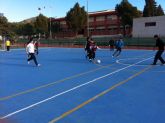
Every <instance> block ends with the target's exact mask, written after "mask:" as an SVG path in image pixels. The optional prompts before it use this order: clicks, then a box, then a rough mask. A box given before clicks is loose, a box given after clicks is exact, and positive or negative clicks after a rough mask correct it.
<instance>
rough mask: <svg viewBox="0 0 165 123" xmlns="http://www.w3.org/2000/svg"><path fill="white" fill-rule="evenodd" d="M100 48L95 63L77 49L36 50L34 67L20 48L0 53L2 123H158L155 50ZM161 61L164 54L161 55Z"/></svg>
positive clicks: (162, 105) (159, 69)
mask: <svg viewBox="0 0 165 123" xmlns="http://www.w3.org/2000/svg"><path fill="white" fill-rule="evenodd" d="M112 53H113V51H109V49H101V50H98V51H97V53H96V58H97V59H100V60H101V63H100V64H94V63H91V62H89V61H88V60H86V59H85V53H84V49H83V48H40V49H39V55H38V56H37V60H38V62H39V63H40V64H41V66H40V67H35V65H34V63H33V61H32V62H31V63H30V65H29V64H27V61H26V59H27V56H26V53H25V49H15V50H14V49H13V50H11V52H0V73H1V74H0V83H1V84H0V85H1V86H0V119H1V121H0V122H2V123H4V122H5V123H55V122H57V123H164V122H165V119H164V114H165V98H164V94H165V89H164V88H165V80H164V74H165V66H162V65H159V63H158V65H156V66H152V65H150V64H151V63H152V61H153V56H154V55H155V51H151V50H128V49H124V50H123V51H122V53H121V55H120V57H117V58H112V57H111V55H112ZM163 57H165V55H163Z"/></svg>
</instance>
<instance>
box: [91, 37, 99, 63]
mask: <svg viewBox="0 0 165 123" xmlns="http://www.w3.org/2000/svg"><path fill="white" fill-rule="evenodd" d="M96 50H97V45H96V43H95V42H94V41H93V40H91V43H90V52H89V60H90V61H92V60H95V57H96Z"/></svg>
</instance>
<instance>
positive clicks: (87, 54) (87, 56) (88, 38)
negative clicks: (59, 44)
mask: <svg viewBox="0 0 165 123" xmlns="http://www.w3.org/2000/svg"><path fill="white" fill-rule="evenodd" d="M90 43H91V39H90V37H87V41H86V45H85V51H86V59H87V58H88V59H89V54H90Z"/></svg>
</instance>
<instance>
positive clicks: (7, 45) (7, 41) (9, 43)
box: [6, 39, 11, 51]
mask: <svg viewBox="0 0 165 123" xmlns="http://www.w3.org/2000/svg"><path fill="white" fill-rule="evenodd" d="M10 45H11V42H10V40H9V39H7V40H6V49H7V51H10Z"/></svg>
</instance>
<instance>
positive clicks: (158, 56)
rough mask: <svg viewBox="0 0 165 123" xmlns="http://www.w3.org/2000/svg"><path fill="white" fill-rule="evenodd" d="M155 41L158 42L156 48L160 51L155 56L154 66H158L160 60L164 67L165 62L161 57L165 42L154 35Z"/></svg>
mask: <svg viewBox="0 0 165 123" xmlns="http://www.w3.org/2000/svg"><path fill="white" fill-rule="evenodd" d="M154 39H155V40H156V47H158V51H157V53H156V54H155V58H154V61H153V63H152V65H156V63H157V61H158V59H159V60H160V61H161V63H162V65H163V64H165V61H164V59H163V58H162V56H161V55H162V54H163V52H164V42H163V41H162V40H161V39H160V38H159V36H158V35H154Z"/></svg>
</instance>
